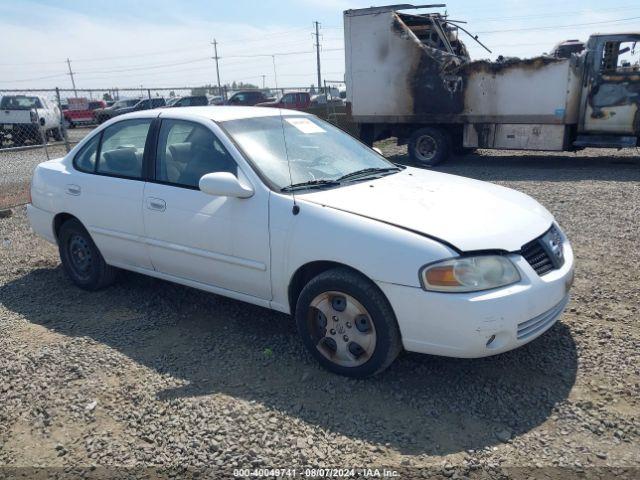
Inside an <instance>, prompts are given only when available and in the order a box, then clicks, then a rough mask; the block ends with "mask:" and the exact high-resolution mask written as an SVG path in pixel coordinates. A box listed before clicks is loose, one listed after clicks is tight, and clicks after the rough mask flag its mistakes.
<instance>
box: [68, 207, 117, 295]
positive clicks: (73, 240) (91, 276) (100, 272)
mask: <svg viewBox="0 0 640 480" xmlns="http://www.w3.org/2000/svg"><path fill="white" fill-rule="evenodd" d="M58 251H59V252H60V260H61V261H62V267H63V268H64V271H65V272H66V274H67V275H68V276H69V278H70V279H71V281H72V282H73V283H75V284H76V285H77V286H78V287H80V288H82V289H84V290H99V289H101V288H104V287H107V286H109V285H111V284H112V283H113V282H114V281H115V278H116V274H117V269H116V268H114V267H112V266H110V265H107V264H106V262H105V261H104V258H103V257H102V255H101V254H100V251H99V250H98V247H96V244H95V243H93V240H92V239H91V236H90V235H89V232H87V231H86V230H85V228H84V227H83V226H82V224H81V223H80V222H79V221H78V220H75V219H71V220H67V221H66V222H65V223H63V224H62V226H61V227H60V230H59V232H58Z"/></svg>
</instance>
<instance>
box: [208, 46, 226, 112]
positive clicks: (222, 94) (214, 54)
mask: <svg viewBox="0 0 640 480" xmlns="http://www.w3.org/2000/svg"><path fill="white" fill-rule="evenodd" d="M211 45H213V59H214V60H215V61H216V76H217V77H218V95H220V96H221V97H222V98H224V96H225V95H224V93H222V85H220V66H219V65H218V58H219V57H218V42H217V41H216V39H215V38H214V39H213V42H211ZM225 100H226V99H225Z"/></svg>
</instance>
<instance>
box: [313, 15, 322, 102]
mask: <svg viewBox="0 0 640 480" xmlns="http://www.w3.org/2000/svg"><path fill="white" fill-rule="evenodd" d="M313 24H314V25H315V26H316V33H314V34H313V35H314V36H315V37H316V43H315V47H316V63H317V66H318V90H320V85H322V81H321V78H320V23H319V22H313Z"/></svg>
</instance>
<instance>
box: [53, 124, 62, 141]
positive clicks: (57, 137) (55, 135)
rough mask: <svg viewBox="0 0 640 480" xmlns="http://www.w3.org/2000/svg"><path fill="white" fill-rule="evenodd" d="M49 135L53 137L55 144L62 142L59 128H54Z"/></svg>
mask: <svg viewBox="0 0 640 480" xmlns="http://www.w3.org/2000/svg"><path fill="white" fill-rule="evenodd" d="M51 135H52V136H53V139H54V140H55V141H56V142H59V141H61V140H62V132H60V127H56V128H54V129H52V130H51Z"/></svg>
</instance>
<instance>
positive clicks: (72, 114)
mask: <svg viewBox="0 0 640 480" xmlns="http://www.w3.org/2000/svg"><path fill="white" fill-rule="evenodd" d="M106 106H107V104H106V102H104V101H102V100H91V101H89V100H87V99H86V98H70V99H69V105H68V106H67V108H66V109H65V110H64V119H65V121H66V122H67V127H68V128H75V127H76V125H79V124H86V123H96V117H95V111H96V110H97V109H99V108H105V107H106Z"/></svg>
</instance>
